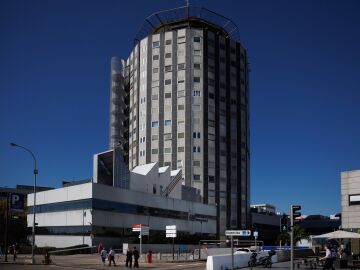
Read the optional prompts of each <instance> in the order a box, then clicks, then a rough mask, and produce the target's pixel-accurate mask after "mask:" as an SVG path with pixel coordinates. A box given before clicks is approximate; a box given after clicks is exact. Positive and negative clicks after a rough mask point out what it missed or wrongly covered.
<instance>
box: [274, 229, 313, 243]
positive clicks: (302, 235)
mask: <svg viewBox="0 0 360 270" xmlns="http://www.w3.org/2000/svg"><path fill="white" fill-rule="evenodd" d="M293 230H294V246H295V245H296V242H298V241H300V240H301V239H309V234H308V233H307V232H306V231H305V230H304V229H303V228H301V227H300V226H297V225H296V226H294V227H293ZM280 241H281V243H282V245H284V244H286V243H290V233H282V234H279V236H278V237H277V242H278V243H280Z"/></svg>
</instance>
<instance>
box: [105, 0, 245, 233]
mask: <svg viewBox="0 0 360 270" xmlns="http://www.w3.org/2000/svg"><path fill="white" fill-rule="evenodd" d="M248 71H249V67H248V61H247V51H246V49H245V48H244V47H243V46H242V44H241V43H240V40H239V32H238V28H237V26H236V25H235V24H234V23H233V22H232V21H231V20H230V19H228V18H225V17H224V16H222V15H219V14H217V13H215V12H212V11H210V10H208V9H205V8H198V7H192V6H185V7H180V8H176V9H172V10H166V11H160V12H157V13H154V14H153V15H151V16H149V17H148V18H146V19H145V22H144V24H143V26H142V28H141V30H140V31H139V33H138V35H137V37H136V39H135V42H134V47H133V49H132V51H131V53H130V55H129V57H128V58H127V59H126V60H122V59H120V58H117V57H114V58H112V61H111V95H110V138H109V148H110V149H112V148H115V147H120V148H121V149H122V152H123V154H124V156H125V160H126V162H128V166H129V169H130V170H131V169H133V168H134V167H136V166H138V165H143V164H148V163H152V162H158V163H159V166H170V167H171V169H172V170H175V169H181V170H182V177H183V184H184V185H186V186H191V187H194V188H197V189H198V190H199V193H200V195H201V198H202V202H203V203H205V204H210V205H216V209H217V211H216V212H217V233H218V234H219V235H220V236H221V235H223V233H224V231H225V230H226V229H231V228H238V229H245V228H249V225H250V220H249V216H250V214H249V196H250V193H249V188H250V185H249V182H250V181H249V159H250V157H249V155H250V150H249V106H248V102H249V90H248V89H249V86H248V85H249V75H248Z"/></svg>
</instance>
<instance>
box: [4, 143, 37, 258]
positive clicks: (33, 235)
mask: <svg viewBox="0 0 360 270" xmlns="http://www.w3.org/2000/svg"><path fill="white" fill-rule="evenodd" d="M10 145H11V146H13V147H19V148H22V149H24V150H25V151H26V152H28V153H30V155H31V156H32V158H33V159H34V204H33V209H34V211H33V226H32V239H31V241H32V245H31V263H32V264H34V263H35V258H34V251H35V215H36V175H37V174H38V170H37V162H36V158H35V155H34V154H33V152H31V150H29V149H28V148H26V147H24V146H21V145H18V144H16V143H10Z"/></svg>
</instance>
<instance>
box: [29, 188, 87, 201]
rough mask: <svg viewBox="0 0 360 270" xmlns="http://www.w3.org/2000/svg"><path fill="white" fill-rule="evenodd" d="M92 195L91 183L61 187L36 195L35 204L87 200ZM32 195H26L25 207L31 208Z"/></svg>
mask: <svg viewBox="0 0 360 270" xmlns="http://www.w3.org/2000/svg"><path fill="white" fill-rule="evenodd" d="M91 195H92V183H85V184H81V185H76V186H70V187H62V188H57V189H53V190H47V191H42V192H37V193H36V204H37V205H40V204H49V203H57V202H65V201H75V200H83V199H89V198H91ZM33 196H34V194H33V193H32V194H28V197H27V205H28V206H33V202H34V197H33Z"/></svg>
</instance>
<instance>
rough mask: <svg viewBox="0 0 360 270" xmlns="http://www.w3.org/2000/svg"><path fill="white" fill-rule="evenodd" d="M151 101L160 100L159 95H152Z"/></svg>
mask: <svg viewBox="0 0 360 270" xmlns="http://www.w3.org/2000/svg"><path fill="white" fill-rule="evenodd" d="M151 99H152V100H158V99H159V96H158V95H152V96H151Z"/></svg>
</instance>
